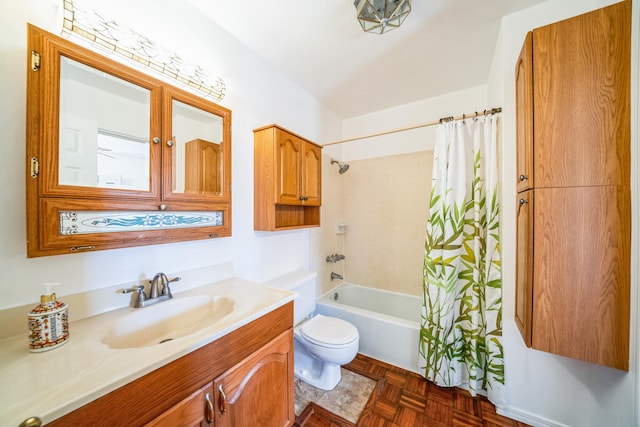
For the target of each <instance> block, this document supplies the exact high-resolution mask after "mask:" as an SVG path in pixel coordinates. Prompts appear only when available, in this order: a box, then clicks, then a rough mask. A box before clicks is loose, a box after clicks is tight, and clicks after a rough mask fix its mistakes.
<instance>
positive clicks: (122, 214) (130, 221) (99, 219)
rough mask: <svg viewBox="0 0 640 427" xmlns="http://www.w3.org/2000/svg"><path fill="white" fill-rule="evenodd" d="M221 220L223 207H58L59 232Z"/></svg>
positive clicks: (153, 227)
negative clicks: (207, 209) (185, 209)
mask: <svg viewBox="0 0 640 427" xmlns="http://www.w3.org/2000/svg"><path fill="white" fill-rule="evenodd" d="M223 221H224V212H223V211H211V212H182V211H180V212H155V211H154V212H129V211H60V235H61V236H67V235H71V234H92V233H113V232H124V231H142V230H163V229H164V230H166V229H173V228H189V227H212V226H221V225H223V224H224V222H223Z"/></svg>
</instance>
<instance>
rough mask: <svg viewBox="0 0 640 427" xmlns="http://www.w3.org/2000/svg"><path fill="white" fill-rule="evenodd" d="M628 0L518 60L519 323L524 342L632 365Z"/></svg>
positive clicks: (540, 36) (537, 44) (530, 43)
mask: <svg viewBox="0 0 640 427" xmlns="http://www.w3.org/2000/svg"><path fill="white" fill-rule="evenodd" d="M630 9H631V4H630V2H628V1H625V2H621V3H617V4H614V5H612V6H609V7H606V8H603V9H599V10H596V11H593V12H591V13H587V14H584V15H580V16H576V17H574V18H571V19H568V20H565V21H561V22H558V23H554V24H551V25H548V26H545V27H542V28H538V29H535V30H533V32H532V33H529V35H527V38H526V40H525V43H524V46H523V49H522V52H521V54H520V57H519V59H518V61H517V63H516V107H517V114H516V118H517V119H516V125H517V143H518V150H517V155H518V161H517V165H518V171H517V177H516V179H517V182H518V191H519V194H518V197H517V207H516V209H517V227H518V232H517V273H516V304H515V307H516V308H515V320H516V324H517V325H518V328H519V329H520V332H521V333H522V336H523V338H524V341H525V343H526V344H527V346H530V347H532V348H535V349H538V350H543V351H547V352H550V353H554V354H559V355H562V356H567V357H571V358H574V359H580V360H584V361H587V362H592V363H597V364H601V365H605V366H610V367H613V368H617V369H622V370H627V369H628V366H629V322H630V314H629V313H630V307H629V306H630V297H629V294H630V268H631V267H630V262H631V261H630V246H631V243H630V240H631V237H630V236H631V196H630V75H631V73H630V57H631V54H630V52H631V50H630V43H631V36H630V30H631V19H630V16H631V11H630Z"/></svg>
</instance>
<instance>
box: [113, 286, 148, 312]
mask: <svg viewBox="0 0 640 427" xmlns="http://www.w3.org/2000/svg"><path fill="white" fill-rule="evenodd" d="M118 292H120V293H123V294H130V293H131V292H136V299H135V301H134V302H133V304H132V305H131V307H134V308H138V307H141V306H142V303H143V302H145V301H146V300H147V295H146V294H145V293H144V286H142V285H138V286H132V287H131V288H128V289H121V290H119V291H118Z"/></svg>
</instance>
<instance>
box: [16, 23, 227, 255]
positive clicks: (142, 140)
mask: <svg viewBox="0 0 640 427" xmlns="http://www.w3.org/2000/svg"><path fill="white" fill-rule="evenodd" d="M28 30H29V31H28V52H29V61H28V70H27V227H28V229H27V254H28V256H30V257H33V256H44V255H55V254H64V253H71V252H74V251H82V250H100V249H111V248H119V247H127V246H139V245H149V244H156V243H167V242H175V241H183V240H194V239H206V238H210V237H222V236H228V235H230V234H231V130H230V129H231V111H230V110H228V109H226V108H224V107H221V106H219V105H217V104H214V103H213V102H209V101H207V100H205V99H203V98H200V97H198V96H195V95H192V94H191V93H188V92H186V91H183V90H181V89H178V88H175V87H172V86H170V85H167V84H165V83H163V82H161V81H159V80H156V79H154V78H152V77H149V76H147V75H145V74H143V73H141V72H138V71H136V70H133V69H130V68H128V67H126V66H124V65H122V64H120V63H117V62H115V61H112V60H110V59H108V58H105V57H102V56H101V55H98V54H96V53H94V52H92V51H90V50H88V49H85V48H82V47H79V46H77V45H75V44H73V43H71V42H69V41H68V40H64V39H62V38H60V37H57V36H55V35H53V34H50V33H47V32H45V31H43V30H40V29H38V28H36V27H34V26H31V25H30V26H29V29H28ZM193 140H198V141H200V140H206V141H212V142H211V143H210V144H211V145H215V147H214V150H211V149H209V150H203V149H200V150H199V152H198V153H197V155H196V153H194V151H197V150H193V149H192V148H191V147H192V144H189V141H193ZM211 151H215V155H213V156H212V155H210V154H209V153H210V152H211ZM194 156H195V157H194ZM194 177H195V178H194Z"/></svg>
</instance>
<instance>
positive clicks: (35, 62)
mask: <svg viewBox="0 0 640 427" xmlns="http://www.w3.org/2000/svg"><path fill="white" fill-rule="evenodd" d="M39 69H40V54H39V53H38V52H36V51H35V50H32V51H31V71H38V70H39Z"/></svg>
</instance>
